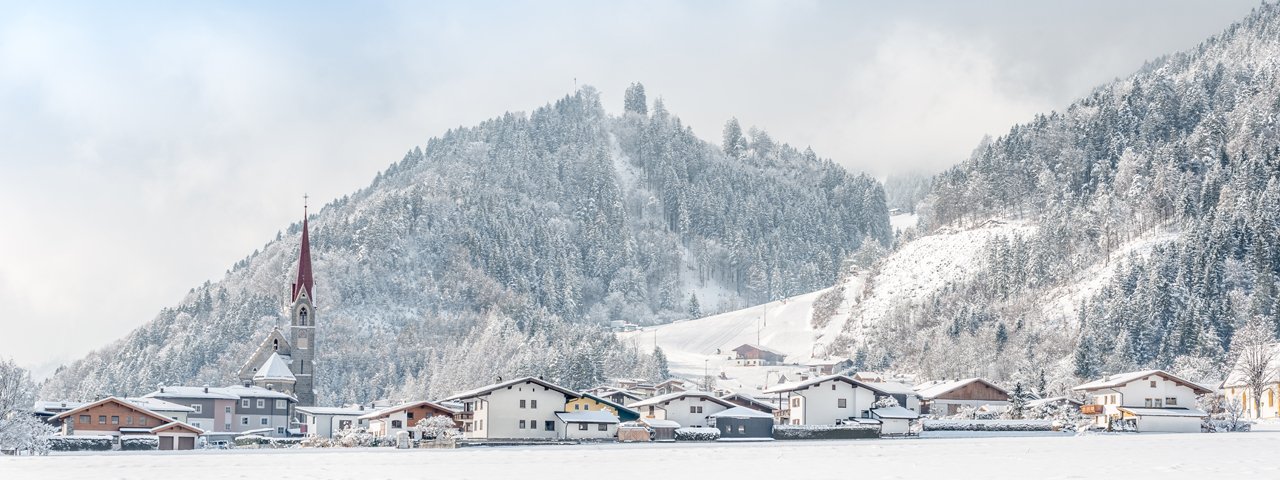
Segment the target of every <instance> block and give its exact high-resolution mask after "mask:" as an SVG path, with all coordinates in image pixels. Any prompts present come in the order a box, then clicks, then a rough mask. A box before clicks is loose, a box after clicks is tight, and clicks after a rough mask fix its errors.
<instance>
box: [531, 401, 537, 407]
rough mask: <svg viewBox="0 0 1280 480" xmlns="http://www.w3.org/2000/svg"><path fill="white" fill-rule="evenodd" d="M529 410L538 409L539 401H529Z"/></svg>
mask: <svg viewBox="0 0 1280 480" xmlns="http://www.w3.org/2000/svg"><path fill="white" fill-rule="evenodd" d="M529 408H538V401H537V400H529Z"/></svg>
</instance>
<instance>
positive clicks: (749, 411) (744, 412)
mask: <svg viewBox="0 0 1280 480" xmlns="http://www.w3.org/2000/svg"><path fill="white" fill-rule="evenodd" d="M707 416H708V417H711V418H721V417H724V418H768V419H770V420H773V415H772V414H768V413H764V412H761V411H759V410H756V409H754V408H747V407H733V408H730V409H728V410H725V411H723V412H716V413H713V414H711V415H707Z"/></svg>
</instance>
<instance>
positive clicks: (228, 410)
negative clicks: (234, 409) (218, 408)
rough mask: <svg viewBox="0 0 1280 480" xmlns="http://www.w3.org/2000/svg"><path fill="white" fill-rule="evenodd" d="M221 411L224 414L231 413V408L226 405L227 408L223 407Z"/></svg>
mask: <svg viewBox="0 0 1280 480" xmlns="http://www.w3.org/2000/svg"><path fill="white" fill-rule="evenodd" d="M222 411H223V412H224V413H231V406H230V405H227V406H225V407H222Z"/></svg>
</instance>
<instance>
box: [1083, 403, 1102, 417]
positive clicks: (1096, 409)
mask: <svg viewBox="0 0 1280 480" xmlns="http://www.w3.org/2000/svg"><path fill="white" fill-rule="evenodd" d="M1104 410H1105V408H1104V407H1103V406H1102V405H1098V404H1091V405H1081V406H1080V414H1081V415H1102V412H1103V411H1104Z"/></svg>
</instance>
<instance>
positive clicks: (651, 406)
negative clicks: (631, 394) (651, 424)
mask: <svg viewBox="0 0 1280 480" xmlns="http://www.w3.org/2000/svg"><path fill="white" fill-rule="evenodd" d="M649 416H650V417H652V416H653V405H649Z"/></svg>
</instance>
